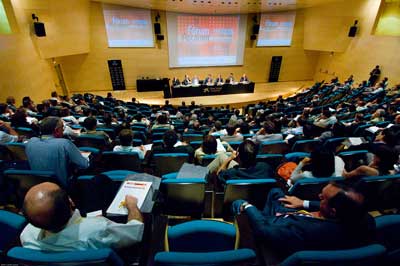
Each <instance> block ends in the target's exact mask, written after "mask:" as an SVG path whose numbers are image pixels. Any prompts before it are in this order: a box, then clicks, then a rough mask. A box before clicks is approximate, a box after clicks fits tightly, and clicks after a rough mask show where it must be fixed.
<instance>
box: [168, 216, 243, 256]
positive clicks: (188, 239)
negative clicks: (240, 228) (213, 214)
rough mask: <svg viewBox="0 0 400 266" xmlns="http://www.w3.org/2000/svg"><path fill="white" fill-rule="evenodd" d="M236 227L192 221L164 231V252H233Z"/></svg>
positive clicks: (214, 222)
mask: <svg viewBox="0 0 400 266" xmlns="http://www.w3.org/2000/svg"><path fill="white" fill-rule="evenodd" d="M236 235H237V232H236V227H235V225H233V224H231V223H227V222H221V221H215V220H194V221H189V222H185V223H181V224H177V225H174V226H168V227H167V230H166V241H167V242H166V243H165V250H166V251H177V252H213V251H225V250H233V249H235V247H236Z"/></svg>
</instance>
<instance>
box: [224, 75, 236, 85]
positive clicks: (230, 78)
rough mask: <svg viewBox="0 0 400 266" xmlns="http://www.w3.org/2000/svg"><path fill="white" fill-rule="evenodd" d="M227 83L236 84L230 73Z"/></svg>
mask: <svg viewBox="0 0 400 266" xmlns="http://www.w3.org/2000/svg"><path fill="white" fill-rule="evenodd" d="M225 83H228V84H233V83H235V78H234V77H233V73H230V74H229V76H228V78H227V79H226V81H225Z"/></svg>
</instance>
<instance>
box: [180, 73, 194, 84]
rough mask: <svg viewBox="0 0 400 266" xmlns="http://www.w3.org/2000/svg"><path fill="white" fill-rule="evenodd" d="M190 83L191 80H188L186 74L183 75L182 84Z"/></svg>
mask: <svg viewBox="0 0 400 266" xmlns="http://www.w3.org/2000/svg"><path fill="white" fill-rule="evenodd" d="M189 84H192V81H191V80H190V78H189V76H188V75H185V77H184V79H183V81H182V85H189Z"/></svg>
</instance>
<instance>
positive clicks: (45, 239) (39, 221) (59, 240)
mask: <svg viewBox="0 0 400 266" xmlns="http://www.w3.org/2000/svg"><path fill="white" fill-rule="evenodd" d="M125 206H126V208H127V209H128V222H127V223H126V224H119V223H114V222H112V221H110V220H108V219H107V218H105V217H102V216H96V217H87V218H83V217H81V215H80V213H79V210H77V209H76V208H75V205H74V203H73V202H72V200H71V198H69V197H68V195H67V193H66V192H65V190H63V189H61V188H60V187H59V186H58V185H56V184H54V183H49V182H45V183H41V184H39V185H36V186H34V187H32V188H31V189H29V191H28V193H27V194H26V196H25V200H24V204H23V213H24V215H25V217H26V218H27V220H28V222H29V224H28V225H27V226H26V227H25V228H24V230H23V231H22V233H21V236H20V239H21V244H22V246H23V247H25V248H31V249H37V250H44V251H58V252H66V251H74V250H86V249H100V248H123V247H128V246H131V245H133V244H135V243H137V242H140V241H141V240H142V235H143V229H144V224H143V218H142V214H141V213H140V210H139V209H138V207H137V199H136V198H135V197H133V196H130V195H127V196H126V198H125Z"/></svg>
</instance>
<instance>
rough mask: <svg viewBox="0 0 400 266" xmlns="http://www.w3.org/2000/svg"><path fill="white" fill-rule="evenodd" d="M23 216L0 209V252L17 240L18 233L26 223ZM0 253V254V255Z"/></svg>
mask: <svg viewBox="0 0 400 266" xmlns="http://www.w3.org/2000/svg"><path fill="white" fill-rule="evenodd" d="M26 223H27V222H26V219H25V217H24V216H21V215H18V214H15V213H12V212H8V211H3V210H0V234H1V237H0V253H1V255H3V252H4V251H5V250H7V249H8V248H10V247H11V245H12V244H15V243H17V242H18V238H19V235H20V234H21V232H22V230H23V229H24V227H25V225H26ZM1 255H0V256H1Z"/></svg>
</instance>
